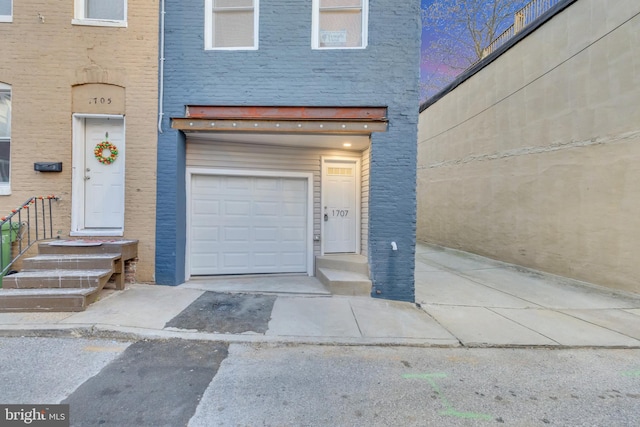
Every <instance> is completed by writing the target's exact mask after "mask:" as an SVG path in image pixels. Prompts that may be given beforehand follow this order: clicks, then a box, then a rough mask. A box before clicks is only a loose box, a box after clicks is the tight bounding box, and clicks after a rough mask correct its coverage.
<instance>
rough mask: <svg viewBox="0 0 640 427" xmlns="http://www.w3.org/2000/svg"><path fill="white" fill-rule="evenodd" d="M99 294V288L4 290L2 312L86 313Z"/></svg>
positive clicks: (1, 300)
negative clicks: (88, 306) (86, 309)
mask: <svg viewBox="0 0 640 427" xmlns="http://www.w3.org/2000/svg"><path fill="white" fill-rule="evenodd" d="M99 293H100V289H99V288H82V289H79V288H67V289H2V292H1V293H0V312H34V311H45V312H47V311H49V312H58V311H84V310H85V308H87V305H89V304H91V303H93V302H94V301H95V300H96V299H97V298H98V295H99Z"/></svg>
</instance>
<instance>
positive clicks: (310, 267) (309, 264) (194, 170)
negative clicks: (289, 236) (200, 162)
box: [184, 167, 313, 281]
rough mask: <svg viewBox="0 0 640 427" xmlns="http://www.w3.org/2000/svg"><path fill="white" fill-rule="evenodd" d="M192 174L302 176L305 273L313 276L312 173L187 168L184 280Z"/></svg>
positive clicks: (187, 270) (188, 252)
mask: <svg viewBox="0 0 640 427" xmlns="http://www.w3.org/2000/svg"><path fill="white" fill-rule="evenodd" d="M193 175H227V176H250V177H253V176H257V177H272V178H304V179H306V180H307V275H309V276H313V174H312V173H305V172H283V171H260V170H251V169H246V170H244V169H213V168H190V167H188V168H187V176H186V184H187V188H186V194H187V212H186V215H187V234H186V237H187V241H186V242H185V243H186V245H185V263H184V266H185V273H184V277H185V281H186V280H189V278H190V277H191V261H190V259H191V179H192V177H193Z"/></svg>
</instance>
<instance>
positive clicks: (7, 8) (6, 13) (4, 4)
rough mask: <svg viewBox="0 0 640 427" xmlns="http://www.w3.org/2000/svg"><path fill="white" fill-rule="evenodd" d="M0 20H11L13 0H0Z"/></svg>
mask: <svg viewBox="0 0 640 427" xmlns="http://www.w3.org/2000/svg"><path fill="white" fill-rule="evenodd" d="M0 22H13V0H0Z"/></svg>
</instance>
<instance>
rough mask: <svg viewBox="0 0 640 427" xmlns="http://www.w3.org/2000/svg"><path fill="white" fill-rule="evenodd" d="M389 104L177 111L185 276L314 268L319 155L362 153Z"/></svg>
mask: <svg viewBox="0 0 640 427" xmlns="http://www.w3.org/2000/svg"><path fill="white" fill-rule="evenodd" d="M386 113H387V109H386V107H335V108H334V107H328V108H327V107H226V106H187V107H186V117H183V118H173V119H172V127H173V128H174V129H179V130H181V131H183V132H184V133H185V135H186V137H187V147H188V148H187V162H186V163H187V175H188V178H187V218H188V219H187V222H188V224H187V228H188V231H187V233H188V235H187V251H186V258H187V259H186V267H187V268H186V276H187V277H189V276H194V275H229V274H262V273H303V274H305V273H306V274H309V275H313V272H314V263H313V256H314V242H315V243H316V244H318V242H317V241H316V240H318V239H316V238H315V237H314V236H315V235H316V234H317V233H319V232H320V227H321V225H320V222H319V219H317V220H316V222H314V218H320V217H319V213H318V212H319V210H320V198H321V195H320V181H319V177H320V174H321V172H320V159H321V157H322V156H323V155H324V154H323V153H334V154H333V155H334V156H335V153H338V152H342V153H352V154H350V156H351V157H350V158H351V159H353V158H359V156H360V154H358V153H361V152H363V151H364V150H366V149H367V148H368V147H369V145H370V137H371V133H372V132H385V131H386V130H387V119H386ZM248 144H249V145H248ZM251 144H253V145H251ZM249 147H250V148H249ZM289 147H291V149H289ZM358 173H359V172H358ZM314 176H315V178H314ZM314 180H315V182H314ZM316 211H317V212H316ZM353 212H354V214H355V215H357V213H356V212H357V209H355V208H354V209H353ZM314 215H315V217H314ZM314 230H315V231H314ZM318 245H319V244H318ZM316 248H317V250H318V251H319V250H320V249H319V248H320V246H317V247H316Z"/></svg>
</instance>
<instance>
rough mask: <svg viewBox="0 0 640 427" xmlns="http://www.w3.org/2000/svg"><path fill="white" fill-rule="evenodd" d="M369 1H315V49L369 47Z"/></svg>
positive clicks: (312, 41) (313, 44)
mask: <svg viewBox="0 0 640 427" xmlns="http://www.w3.org/2000/svg"><path fill="white" fill-rule="evenodd" d="M368 8H369V0H313V23H312V26H313V28H312V31H313V33H312V36H311V46H312V47H313V48H314V49H362V48H365V47H367V26H368Z"/></svg>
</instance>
